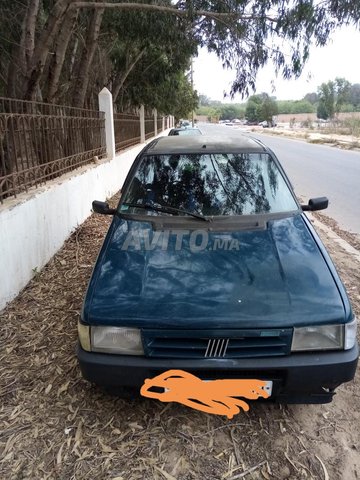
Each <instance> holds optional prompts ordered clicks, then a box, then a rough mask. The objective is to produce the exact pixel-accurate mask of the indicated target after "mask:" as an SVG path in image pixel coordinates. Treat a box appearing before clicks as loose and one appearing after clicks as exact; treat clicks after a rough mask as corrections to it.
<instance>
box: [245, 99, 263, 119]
mask: <svg viewBox="0 0 360 480" xmlns="http://www.w3.org/2000/svg"><path fill="white" fill-rule="evenodd" d="M261 103H262V98H261V95H252V96H251V97H250V98H249V100H248V101H247V104H246V109H245V118H246V119H247V120H248V121H249V122H259V121H260V114H261V112H260V109H261Z"/></svg>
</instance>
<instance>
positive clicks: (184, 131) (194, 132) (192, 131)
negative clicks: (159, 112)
mask: <svg viewBox="0 0 360 480" xmlns="http://www.w3.org/2000/svg"><path fill="white" fill-rule="evenodd" d="M169 135H201V132H200V130H199V129H198V128H183V129H176V130H170V132H169Z"/></svg>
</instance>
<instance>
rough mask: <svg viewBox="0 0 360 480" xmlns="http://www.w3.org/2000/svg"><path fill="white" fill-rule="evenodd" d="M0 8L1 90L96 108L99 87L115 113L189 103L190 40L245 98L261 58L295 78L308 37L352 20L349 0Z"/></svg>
mask: <svg viewBox="0 0 360 480" xmlns="http://www.w3.org/2000/svg"><path fill="white" fill-rule="evenodd" d="M0 8H1V15H0V30H1V47H0V67H1V69H0V70H1V75H0V96H3V97H10V98H17V99H22V100H36V101H43V102H49V103H55V104H65V105H70V106H73V107H88V108H96V107H97V95H98V93H99V91H100V90H101V89H102V88H103V87H105V86H106V87H108V88H109V89H110V91H112V93H113V98H114V103H115V105H116V108H117V110H118V111H130V110H131V109H135V108H137V107H138V106H139V105H141V104H144V105H146V106H147V108H148V109H151V108H157V110H158V111H159V112H161V113H164V114H173V115H175V116H176V117H177V118H180V117H184V116H185V115H186V113H188V112H191V110H192V109H193V108H194V107H195V106H196V105H197V95H196V92H193V90H192V87H191V79H190V64H191V58H192V57H193V56H196V54H197V51H198V48H199V47H205V48H207V50H208V51H209V52H214V53H215V54H216V55H217V56H218V57H219V59H220V60H221V61H222V64H223V66H224V68H228V69H232V71H233V72H234V78H233V82H232V85H231V87H230V91H229V92H228V93H229V95H230V96H231V95H234V94H235V93H241V94H242V95H243V96H244V97H247V96H248V95H250V94H252V93H253V91H254V88H255V81H256V76H257V73H258V71H259V69H261V68H262V67H263V66H264V65H265V64H267V63H271V64H272V65H273V68H274V71H275V72H276V73H277V74H279V75H281V76H282V77H283V78H296V77H297V76H299V75H300V73H301V71H302V69H303V67H304V65H305V63H306V61H307V59H308V57H309V48H310V45H311V44H312V43H313V44H316V45H318V46H323V45H325V44H326V43H327V42H328V41H329V38H330V37H331V34H332V33H333V32H334V31H335V30H336V29H338V28H339V27H341V26H343V25H359V22H360V7H359V4H358V3H356V2H340V3H339V2H338V1H335V0H325V1H323V2H313V1H306V2H304V1H300V0H296V1H294V2H283V1H282V0H274V1H271V2H252V1H250V0H246V1H240V0H234V1H230V2H227V3H224V2H223V1H222V0H215V1H211V2H210V1H207V0H205V1H204V0H193V1H191V2H188V1H187V0H179V1H177V2H173V1H171V0H160V1H159V2H156V3H153V2H147V1H135V2H127V1H116V0H109V1H107V2H106V1H101V0H99V1H96V0H90V1H84V2H81V1H74V0H53V1H50V2H49V1H45V0H25V1H22V2H19V1H16V2H13V1H10V0H4V1H3V2H2V4H1V7H0ZM284 45H286V49H284V48H283V46H284ZM252 100H254V101H255V99H252ZM249 101H250V100H249ZM310 103H311V102H310ZM201 106H202V105H201ZM300 107H301V108H302V109H303V106H301V105H299V106H298V108H300ZM278 110H279V107H278ZM236 116H237V117H239V116H240V115H238V114H237V115H236Z"/></svg>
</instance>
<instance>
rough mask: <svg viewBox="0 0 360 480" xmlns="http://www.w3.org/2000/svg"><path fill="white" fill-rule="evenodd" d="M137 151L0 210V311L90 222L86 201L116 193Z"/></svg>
mask: <svg viewBox="0 0 360 480" xmlns="http://www.w3.org/2000/svg"><path fill="white" fill-rule="evenodd" d="M167 133H168V132H166V131H165V132H163V133H162V135H166V134H167ZM143 147H144V144H142V145H138V146H136V147H133V148H131V149H129V150H127V151H126V152H124V153H122V154H121V155H118V156H116V157H115V158H114V159H113V160H111V161H110V162H108V161H106V160H104V161H100V163H99V164H96V165H95V164H93V165H90V166H89V165H88V166H86V167H83V168H81V169H78V170H76V171H74V172H71V174H67V175H64V176H62V177H60V178H58V179H56V180H53V181H51V182H49V183H48V184H47V185H46V186H44V187H41V188H38V189H34V190H33V191H31V192H28V193H26V194H22V195H20V196H18V198H15V199H12V200H6V201H5V203H4V205H0V275H1V277H0V310H1V309H2V308H3V307H4V306H5V305H6V303H7V302H9V301H10V300H12V299H13V298H15V297H16V295H17V294H18V293H19V292H20V290H22V289H23V288H24V287H25V286H26V284H27V283H28V282H29V281H30V280H31V278H32V277H33V275H34V269H36V270H37V271H39V270H41V268H42V267H43V266H44V265H45V264H46V263H47V262H48V261H49V260H50V259H51V257H52V256H53V255H54V254H55V253H56V252H57V251H58V250H59V249H60V248H61V247H62V245H63V243H64V241H65V240H66V239H67V238H68V237H69V236H70V234H71V233H72V232H73V231H74V230H75V229H76V228H77V226H78V225H80V224H81V223H82V222H84V220H86V218H87V217H89V216H90V214H91V203H92V201H93V200H95V199H96V200H105V199H106V198H108V197H110V196H112V195H113V194H114V193H116V192H117V191H118V190H119V189H120V188H121V187H122V184H123V182H124V180H125V177H126V174H127V173H128V170H129V168H130V167H131V165H132V162H133V161H134V159H135V157H136V155H137V154H138V153H139V152H140V150H141V149H142V148H143Z"/></svg>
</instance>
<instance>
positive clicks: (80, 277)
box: [0, 215, 360, 480]
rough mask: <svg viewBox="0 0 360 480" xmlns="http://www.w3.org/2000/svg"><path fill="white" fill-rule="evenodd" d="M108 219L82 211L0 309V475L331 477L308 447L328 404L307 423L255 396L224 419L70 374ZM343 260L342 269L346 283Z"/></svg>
mask: <svg viewBox="0 0 360 480" xmlns="http://www.w3.org/2000/svg"><path fill="white" fill-rule="evenodd" d="M109 222H110V219H109V218H108V217H105V216H95V215H94V216H92V217H91V218H89V220H87V221H86V222H85V223H84V224H83V225H82V226H81V227H80V228H79V229H77V231H76V232H75V233H74V234H73V235H72V236H71V237H70V238H69V239H68V240H67V242H66V243H65V245H64V247H63V248H62V249H61V250H60V251H59V252H58V254H57V255H56V256H55V257H54V258H53V259H52V260H51V261H50V262H49V264H48V265H47V266H46V267H45V268H44V269H43V270H42V271H41V272H39V273H37V274H36V275H35V276H34V279H33V280H32V282H31V283H30V284H29V285H28V286H27V287H26V289H25V290H24V291H23V292H22V293H21V294H20V295H19V297H18V298H17V299H15V300H14V301H13V302H12V303H11V304H9V305H8V307H7V308H6V309H5V310H4V311H3V312H1V313H0V315H1V330H0V399H1V406H0V455H1V459H0V478H1V479H4V480H5V479H6V480H13V479H14V480H18V479H19V480H20V479H41V480H45V479H50V480H53V479H54V480H58V479H59V480H70V479H71V480H87V479H89V480H90V479H91V480H93V479H94V478H98V479H104V480H105V479H106V480H107V479H109V480H137V479H139V480H143V479H158V480H163V479H166V480H174V479H176V480H213V479H214V480H215V479H216V480H217V479H221V478H223V479H224V480H230V479H233V480H235V479H237V478H245V479H257V478H258V479H264V478H265V480H269V479H281V478H289V479H290V478H291V479H292V480H297V479H301V480H303V479H311V478H313V479H319V480H320V479H321V480H322V479H325V480H327V479H328V478H341V477H339V476H338V474H339V472H341V464H339V466H338V467H337V461H338V460H337V458H336V456H335V457H334V461H332V454H331V455H330V454H329V455H328V457H327V458H326V457H325V456H324V453H323V452H321V453H320V452H318V451H317V450H316V448H317V445H318V442H319V441H323V442H328V441H329V440H328V439H329V435H328V433H329V431H330V432H332V438H333V439H334V438H335V436H336V432H338V431H339V428H340V425H341V422H340V424H339V422H337V421H336V418H335V417H334V411H333V410H328V408H326V410H325V409H324V410H321V408H320V407H319V409H318V410H316V408H317V407H316V408H315V407H314V410H313V411H315V412H317V411H318V412H319V414H318V416H317V417H316V422H315V424H314V426H313V427H314V429H316V431H315V432H314V433H312V431H311V430H308V431H306V432H304V431H303V429H304V425H300V424H299V423H298V422H299V420H298V416H297V414H296V409H295V410H293V409H291V408H287V407H286V408H284V407H280V406H278V405H271V404H260V403H255V404H253V405H252V408H251V410H250V412H249V413H242V414H240V415H238V417H237V418H236V419H234V421H232V422H230V421H228V420H225V419H223V418H221V417H217V416H211V415H206V414H203V413H201V412H196V411H193V410H190V409H188V408H186V407H183V406H180V405H177V404H168V405H165V406H164V405H163V404H162V403H160V402H156V401H150V400H145V399H134V400H133V401H125V400H122V399H117V398H114V397H110V396H109V395H107V394H105V393H103V392H102V391H101V390H100V389H98V388H96V387H93V386H91V385H90V384H88V383H87V382H85V381H84V380H83V379H82V378H81V375H80V372H79V369H78V367H77V360H76V357H75V345H76V340H77V338H76V335H77V333H76V323H77V319H78V315H79V312H80V310H81V304H82V299H83V296H84V292H85V289H86V286H87V282H88V280H89V277H90V274H91V271H92V266H93V264H94V262H95V259H96V256H97V254H98V251H99V249H100V246H101V243H102V241H103V239H104V236H105V233H106V231H107V228H108V225H109ZM335 254H336V252H335ZM346 268H347V267H346V265H343V264H341V269H342V273H343V274H346V272H348V270H347V269H346ZM354 272H355V270H354ZM354 272H353V271H350V272H349V273H348V276H347V278H346V281H348V282H349V283H351V284H352V285H356V279H355V277H352V276H351V275H355V273H356V272H355V273H354ZM353 295H358V292H357V291H354V293H353ZM357 313H358V314H359V313H360V312H359V311H358V312H357ZM356 393H357V394H359V388H358V387H357V390H356ZM349 398H350V399H351V401H352V404H353V405H352V408H351V409H350V408H349V409H348V410H347V411H346V415H349V414H350V412H352V414H353V415H354V414H355V412H356V411H357V410H358V411H359V410H360V408H359V400H358V399H357V397H356V396H355V395H352V396H349ZM356 402H357V403H356ZM322 411H326V412H327V411H331V413H330V415H329V416H328V417H326V418H324V417H323V416H322V415H321V412H322ZM292 412H295V413H294V414H293V413H292ZM341 415H342V418H344V417H345V413H342V414H341ZM342 421H343V420H342ZM331 425H333V426H334V427H331ZM329 426H330V427H331V428H332V429H331V430H328V428H329ZM334 429H335V430H334ZM309 432H310V433H309ZM358 440H359V437H358ZM353 442H354V444H355V443H356V442H355V440H353ZM286 445H288V448H286ZM284 452H286V456H285V455H284ZM332 453H333V452H332ZM340 453H341V451H340ZM340 453H339V452H338V457H339V458H340V457H341V455H340ZM320 458H321V460H320ZM337 468H338V470H337ZM348 478H351V476H349V477H348Z"/></svg>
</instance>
